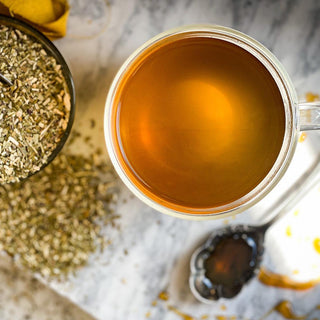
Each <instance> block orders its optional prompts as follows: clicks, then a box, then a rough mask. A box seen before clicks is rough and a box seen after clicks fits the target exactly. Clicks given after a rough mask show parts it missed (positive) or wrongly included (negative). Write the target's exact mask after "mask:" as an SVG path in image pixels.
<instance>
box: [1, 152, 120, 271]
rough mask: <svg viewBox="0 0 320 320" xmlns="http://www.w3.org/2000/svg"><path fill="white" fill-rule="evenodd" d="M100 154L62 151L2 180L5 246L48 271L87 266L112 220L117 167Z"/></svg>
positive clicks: (29, 264)
mask: <svg viewBox="0 0 320 320" xmlns="http://www.w3.org/2000/svg"><path fill="white" fill-rule="evenodd" d="M100 159H101V157H99V156H98V155H97V154H94V155H92V156H90V157H84V156H71V155H66V154H63V153H62V154H60V155H58V156H57V158H56V159H55V160H54V161H53V162H52V163H51V164H50V165H48V166H47V167H46V168H45V169H44V170H43V171H41V172H40V173H39V174H37V175H34V176H32V177H30V178H29V179H27V180H24V181H22V182H20V183H15V184H7V185H4V186H0V249H1V250H5V251H6V252H7V253H8V254H9V255H11V256H13V257H14V258H17V260H18V261H19V262H20V263H21V264H22V265H24V266H26V267H28V268H30V269H31V270H33V271H35V272H39V273H40V274H42V275H43V276H61V275H65V274H68V273H69V272H74V271H75V270H76V269H77V268H78V267H80V266H83V265H84V264H85V263H86V262H87V260H88V257H89V254H90V253H91V252H94V251H95V250H96V249H98V248H99V247H100V249H101V248H103V246H104V244H105V243H106V242H105V239H104V237H103V236H102V235H101V231H100V226H101V224H102V223H104V224H113V223H114V219H115V218H116V215H115V214H114V213H113V212H112V210H111V209H110V201H111V200H112V198H113V197H114V196H115V192H114V191H115V189H114V179H115V177H114V173H113V171H112V169H111V166H110V165H107V164H106V163H104V162H101V160H100Z"/></svg>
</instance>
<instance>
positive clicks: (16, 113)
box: [0, 26, 71, 184]
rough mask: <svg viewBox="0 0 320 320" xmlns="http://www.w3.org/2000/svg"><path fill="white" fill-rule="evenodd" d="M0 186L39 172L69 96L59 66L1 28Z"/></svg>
mask: <svg viewBox="0 0 320 320" xmlns="http://www.w3.org/2000/svg"><path fill="white" fill-rule="evenodd" d="M0 73H1V74H3V75H4V76H5V77H6V78H7V79H9V80H10V81H11V82H12V83H13V86H8V85H5V84H3V83H0V184H4V183H10V182H18V181H20V180H21V179H23V178H26V177H27V176H29V175H30V174H32V173H35V172H37V171H39V170H40V169H41V167H42V166H43V165H45V164H46V163H47V161H48V158H49V156H50V155H51V154H52V152H53V151H54V149H55V148H56V147H57V144H58V143H59V141H60V140H61V137H62V136H63V134H64V132H65V130H66V128H67V124H68V120H69V116H70V108H71V106H70V95H69V92H68V87H67V84H66V81H65V79H64V77H63V74H62V70H61V65H59V64H57V61H56V60H55V58H53V57H52V56H50V55H49V54H47V52H46V50H45V49H44V47H43V45H42V44H41V43H39V42H37V41H36V40H35V39H34V38H33V37H31V36H29V35H26V34H25V33H23V32H22V31H20V30H18V29H15V28H12V27H7V26H0Z"/></svg>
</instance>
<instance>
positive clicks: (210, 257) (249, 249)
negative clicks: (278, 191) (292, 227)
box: [189, 159, 320, 302]
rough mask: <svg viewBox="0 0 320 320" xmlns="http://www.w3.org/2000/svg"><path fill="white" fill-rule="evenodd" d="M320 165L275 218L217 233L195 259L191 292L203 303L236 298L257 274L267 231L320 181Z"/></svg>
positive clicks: (292, 192)
mask: <svg viewBox="0 0 320 320" xmlns="http://www.w3.org/2000/svg"><path fill="white" fill-rule="evenodd" d="M319 173H320V161H319V159H317V161H316V162H315V163H314V165H313V166H312V167H311V168H309V170H308V171H307V172H306V173H305V174H304V175H303V176H302V177H301V178H300V179H299V180H298V181H297V182H296V183H295V184H294V185H293V186H292V187H291V188H290V189H289V190H288V191H287V192H286V193H285V194H284V195H283V197H281V198H280V199H279V200H278V201H277V202H276V203H275V204H274V205H273V206H272V207H271V209H270V210H268V213H269V212H272V213H273V218H271V219H270V220H269V221H268V222H266V223H264V224H262V225H258V226H249V225H235V226H230V227H227V228H221V229H218V230H216V231H214V232H213V234H212V235H211V236H210V237H209V238H208V240H207V241H206V242H205V243H204V245H203V246H201V247H200V248H198V249H197V250H196V251H195V252H194V254H193V255H192V257H191V263H190V264H191V276H190V279H189V283H190V288H191V291H192V293H193V294H194V296H195V297H196V298H197V299H198V300H200V301H202V302H210V301H212V300H218V299H219V298H232V297H234V296H236V295H237V294H238V293H239V292H240V291H241V289H242V287H243V285H244V284H246V283H247V282H248V281H249V280H250V279H252V277H253V276H254V275H255V274H257V272H258V270H259V266H260V262H261V260H262V256H263V252H264V238H265V233H266V231H267V230H268V229H269V228H270V226H271V225H273V224H274V223H275V222H276V221H278V220H279V219H280V218H281V217H283V216H284V215H285V214H286V213H287V212H288V211H290V210H291V209H292V208H293V207H294V206H295V205H296V203H298V202H299V200H300V199H301V198H302V197H303V196H304V195H305V194H306V192H308V191H309V190H310V189H311V188H312V187H314V186H315V184H316V183H317V182H319V180H320V174H319Z"/></svg>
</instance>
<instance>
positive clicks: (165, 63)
mask: <svg viewBox="0 0 320 320" xmlns="http://www.w3.org/2000/svg"><path fill="white" fill-rule="evenodd" d="M113 103H114V106H113V107H114V109H115V112H114V121H113V123H114V124H113V126H114V127H113V128H112V130H113V132H114V136H115V137H116V140H117V153H118V157H119V159H120V160H119V161H121V162H122V166H123V167H124V170H125V171H126V174H127V176H128V177H129V178H130V179H131V180H132V181H134V183H135V184H136V185H137V186H138V187H139V189H140V190H143V192H144V193H145V194H147V195H148V197H149V198H151V199H153V200H154V201H156V202H158V203H162V204H165V205H167V206H169V207H170V204H172V205H174V206H183V207H187V208H199V209H205V208H214V207H217V206H222V205H225V204H229V203H231V202H233V201H235V200H237V199H240V198H241V197H243V196H245V195H246V194H248V193H249V192H250V191H251V190H253V189H254V188H255V187H256V186H257V185H258V184H259V183H260V182H261V181H262V180H263V179H264V178H265V177H266V175H267V174H268V172H269V171H270V169H271V168H272V166H273V165H274V163H275V161H276V159H277V157H278V154H279V152H280V149H281V146H282V143H283V139H284V133H285V111H284V105H283V100H282V97H281V94H280V92H279V89H278V87H277V84H276V82H275V81H274V79H273V77H272V76H271V74H270V73H269V71H268V70H267V69H266V68H265V67H264V65H263V64H262V63H261V62H260V61H259V60H258V59H257V58H255V57H254V56H253V55H251V54H250V53H249V52H247V51H246V50H244V49H242V48H241V47H238V46H236V45H234V44H232V43H230V42H227V41H224V40H220V39H214V38H209V37H201V36H194V37H185V38H180V39H178V40H177V39H176V40H173V41H166V42H164V43H162V44H161V43H160V44H159V45H158V46H155V48H153V49H152V50H151V51H149V52H147V53H145V54H142V55H141V56H140V57H139V59H137V60H136V61H135V62H134V63H133V64H132V65H131V66H130V68H129V69H128V70H127V71H126V72H125V74H124V76H123V77H122V79H121V81H120V83H119V85H118V88H117V92H116V94H115V98H114V102H113Z"/></svg>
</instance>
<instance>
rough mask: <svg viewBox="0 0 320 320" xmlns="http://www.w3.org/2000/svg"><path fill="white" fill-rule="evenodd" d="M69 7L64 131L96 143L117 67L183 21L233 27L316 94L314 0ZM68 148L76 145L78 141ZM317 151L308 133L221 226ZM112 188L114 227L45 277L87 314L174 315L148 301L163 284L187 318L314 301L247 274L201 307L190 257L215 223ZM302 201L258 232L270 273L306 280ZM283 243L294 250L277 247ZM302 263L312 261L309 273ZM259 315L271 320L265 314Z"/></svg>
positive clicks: (312, 208)
mask: <svg viewBox="0 0 320 320" xmlns="http://www.w3.org/2000/svg"><path fill="white" fill-rule="evenodd" d="M71 4H72V9H71V16H70V19H69V31H68V35H67V36H66V37H65V38H64V39H62V40H59V41H57V42H56V44H57V46H58V47H59V49H60V50H61V52H62V53H63V55H64V56H65V57H66V59H67V61H68V62H69V65H70V67H71V71H72V73H73V76H74V79H75V85H76V91H77V115H76V122H75V126H74V127H75V128H76V129H78V130H81V131H82V132H83V133H84V134H89V135H91V136H92V138H93V140H94V142H95V145H97V146H101V147H104V139H103V122H102V119H103V111H104V103H105V99H106V95H107V91H108V87H109V85H110V83H111V81H112V78H113V76H114V75H115V73H116V71H117V69H118V68H119V67H120V65H121V63H122V62H123V61H124V60H125V59H126V57H127V56H128V55H129V54H130V53H131V52H132V51H133V50H134V49H136V48H137V47H138V46H139V45H141V44H142V43H143V42H144V41H146V40H148V39H149V38H150V37H152V36H154V35H156V34H157V33H159V32H161V31H164V30H166V29H168V28H171V27H175V26H179V25H183V24H193V23H203V22H205V23H212V24H221V25H224V26H229V27H233V28H236V29H238V30H240V31H243V32H245V33H247V34H249V35H251V36H253V37H255V38H256V39H257V40H259V41H261V42H262V43H263V44H265V45H266V46H267V47H268V48H269V49H270V50H272V51H273V52H274V53H275V54H276V55H277V57H278V58H279V59H280V61H281V62H282V63H283V65H284V66H285V67H286V69H287V71H288V73H289V75H290V76H291V77H292V80H293V82H294V83H295V85H296V87H297V90H298V93H299V95H300V96H301V97H303V95H304V93H305V92H307V91H314V92H318V93H319V92H320V87H319V83H320V54H319V52H320V18H319V16H320V2H319V1H317V0H314V1H309V0H308V1H290V0H283V1H268V0H265V1H236V0H235V1H223V0H221V1H205V0H198V1H197V0H189V1H182V0H176V1H170V0H163V1H152V0H128V1H122V0H117V1H116V0H115V1H110V2H105V1H103V0H92V1H90V2H89V1H86V0H73V1H71ZM91 118H94V119H96V120H97V121H98V122H97V123H98V125H97V127H96V128H95V129H94V130H92V129H90V128H89V119H91ZM77 149H78V150H79V152H85V151H86V150H84V149H83V148H82V147H81V146H77ZM319 154H320V136H319V134H318V133H308V135H307V139H306V141H305V142H304V143H301V144H299V146H298V150H297V154H296V156H295V158H294V161H293V164H292V166H291V168H290V169H289V172H288V174H287V175H286V177H285V178H284V180H283V181H282V182H281V183H280V185H279V187H278V188H277V189H276V190H275V191H274V192H273V193H272V194H270V195H269V196H268V198H266V199H265V200H264V202H262V203H260V204H259V205H257V206H256V207H254V208H253V209H251V210H249V211H248V212H247V213H244V214H242V215H240V216H237V217H236V219H235V220H232V221H231V220H230V221H229V222H232V223H238V222H245V221H247V222H258V221H259V219H260V218H261V215H262V214H263V212H264V211H263V210H265V208H266V207H268V206H269V205H270V203H271V202H272V201H274V200H275V199H276V198H277V197H278V196H279V194H280V193H281V192H282V191H283V189H285V188H287V187H289V186H290V184H291V183H292V182H293V181H294V180H295V179H296V178H297V177H298V176H299V175H300V174H302V172H303V170H305V169H306V168H307V167H308V166H309V165H310V164H311V163H312V161H313V160H314V159H316V157H317V156H319ZM119 185H120V186H121V194H120V199H119V202H118V206H117V210H118V212H119V213H120V214H121V220H120V223H121V232H118V231H115V230H109V229H105V230H104V231H105V233H106V234H107V235H108V236H109V237H110V238H111V239H112V241H113V243H112V245H111V246H110V247H109V248H107V249H106V250H105V252H104V253H103V254H101V255H100V254H99V255H98V254H97V255H96V256H93V257H92V259H91V261H90V264H89V265H88V266H87V267H85V268H83V269H82V270H80V271H79V272H78V274H77V275H76V276H75V277H73V278H70V279H69V280H68V281H66V282H63V283H57V282H50V283H48V284H49V285H50V286H51V287H52V288H54V289H55V290H56V291H57V292H59V293H60V294H62V295H64V296H66V297H68V298H69V299H71V300H72V301H73V302H75V303H76V304H78V305H79V306H81V307H82V308H83V309H85V310H86V311H88V312H90V313H91V314H92V315H93V316H95V317H96V318H97V319H107V320H109V319H110V320H125V319H128V320H141V319H144V318H146V314H147V315H149V314H148V312H150V319H153V320H174V319H179V316H178V315H176V314H174V313H173V312H170V311H168V309H167V306H166V303H164V302H159V303H158V304H157V306H151V303H152V301H153V300H155V299H156V297H157V295H158V293H159V292H160V291H162V290H168V292H169V294H170V299H169V303H170V304H171V305H175V306H177V307H178V308H179V309H180V310H183V311H184V312H186V313H189V314H190V315H192V316H194V317H195V318H197V319H199V318H200V316H201V315H204V314H208V315H210V318H209V319H214V315H217V314H228V315H236V316H238V317H239V318H238V319H240V318H241V317H246V318H249V319H252V320H253V319H258V318H259V316H261V315H262V314H264V313H265V312H266V311H268V310H269V309H270V308H271V307H272V306H273V305H274V304H275V303H276V302H278V301H279V300H282V299H289V300H290V301H292V302H293V303H294V305H295V307H296V310H297V312H298V313H299V312H301V313H303V312H305V311H307V310H310V309H311V308H312V307H313V306H314V305H315V304H316V303H319V301H320V288H319V287H317V288H314V289H312V290H309V291H305V292H294V291H290V290H279V289H276V288H272V287H266V286H264V285H262V284H261V283H259V282H258V281H257V280H256V279H255V280H253V281H252V282H251V283H250V284H249V285H248V286H247V287H246V288H245V289H244V290H243V291H242V292H241V294H240V295H239V296H238V297H237V298H235V299H233V300H230V301H226V300H224V301H223V302H222V303H223V304H224V305H226V307H227V309H226V310H225V311H223V310H221V302H217V303H215V304H214V305H211V306H208V305H204V304H201V303H199V302H197V301H196V300H195V299H194V298H193V296H192V295H191V293H190V291H189V288H188V276H189V259H190V255H191V254H192V252H193V250H194V249H195V248H196V247H197V246H198V245H199V243H201V241H202V240H203V239H204V238H205V237H206V236H207V235H208V233H209V232H210V231H212V230H213V229H214V228H217V227H219V226H221V225H223V224H224V223H225V221H208V222H191V221H183V220H177V219H175V218H172V217H168V216H164V215H161V214H159V213H157V212H155V211H154V210H152V209H150V208H148V207H147V206H145V205H144V204H142V203H141V202H140V201H139V200H138V199H136V198H133V197H132V195H131V194H130V192H129V191H128V190H127V189H126V188H125V187H124V186H123V185H122V183H121V182H119ZM308 197H309V198H308V199H307V200H304V204H303V205H302V204H301V208H300V212H301V216H300V217H302V218H299V219H296V222H295V220H294V218H293V217H292V215H293V214H292V213H290V214H289V215H288V217H287V219H288V220H285V219H284V220H283V221H282V222H281V223H279V224H278V225H277V226H276V227H274V228H273V229H272V230H270V232H269V233H268V236H267V252H266V257H265V263H266V264H268V265H270V266H272V267H274V269H275V270H276V271H279V272H280V271H281V272H287V273H288V272H289V273H290V272H292V270H293V269H299V270H300V273H299V276H298V275H296V277H297V278H299V279H306V278H310V277H313V276H315V274H316V273H317V272H319V268H320V261H319V259H320V258H319V257H318V256H316V255H315V253H314V252H313V251H312V250H309V249H308V250H309V251H310V252H309V251H308V250H305V248H309V247H310V241H311V240H310V239H312V237H314V236H316V234H317V233H318V235H319V236H320V234H319V233H320V231H319V229H317V228H313V229H312V230H313V231H312V232H313V234H309V229H308V225H309V226H310V225H312V224H313V225H317V224H318V225H320V215H319V213H320V212H319V192H318V190H315V191H314V192H313V193H311V194H310V195H308ZM123 201H126V202H125V203H124V202H123ZM287 223H290V225H291V226H292V230H298V231H297V233H296V235H295V232H294V233H293V236H292V239H293V240H292V241H290V239H289V240H288V239H286V238H285V237H284V236H283V235H284V234H285V228H286V226H287ZM307 236H309V238H308V240H307V239H306V238H307ZM299 239H300V240H299ZM290 246H291V248H295V250H293V249H292V250H291V249H290V250H287V248H289V247H290ZM126 252H128V253H127V254H126ZM307 252H309V253H310V256H308V255H307ZM309 253H308V254H309ZM297 257H305V259H303V258H297ZM309 261H310V263H309ZM311 261H312V263H311ZM311 265H312V266H315V267H314V268H313V269H312V267H310V266H311ZM292 276H294V275H292ZM268 319H278V318H277V316H276V315H271V316H270V317H269V318H268Z"/></svg>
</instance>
